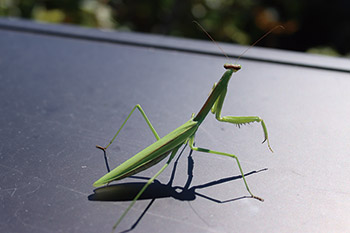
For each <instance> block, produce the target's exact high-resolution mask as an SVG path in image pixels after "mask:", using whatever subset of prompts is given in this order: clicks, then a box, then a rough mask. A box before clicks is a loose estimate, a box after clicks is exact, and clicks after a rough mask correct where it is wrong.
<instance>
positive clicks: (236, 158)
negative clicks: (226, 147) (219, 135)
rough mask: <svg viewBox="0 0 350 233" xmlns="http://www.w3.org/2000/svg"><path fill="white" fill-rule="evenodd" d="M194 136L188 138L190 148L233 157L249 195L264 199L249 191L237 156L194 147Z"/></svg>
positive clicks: (260, 199)
mask: <svg viewBox="0 0 350 233" xmlns="http://www.w3.org/2000/svg"><path fill="white" fill-rule="evenodd" d="M194 136H195V135H193V136H192V137H191V138H190V140H189V142H188V143H189V146H190V148H191V149H192V150H195V151H199V152H205V153H210V154H217V155H224V156H228V157H231V158H234V159H235V160H236V162H237V165H238V168H239V171H240V172H241V175H242V178H243V181H244V185H245V187H246V189H247V191H248V193H249V194H250V195H251V197H252V198H255V199H257V200H259V201H264V199H262V198H261V197H258V196H255V195H253V193H252V192H251V191H250V189H249V187H248V183H247V181H246V179H245V177H244V173H243V169H242V167H241V164H240V162H239V160H238V157H237V156H236V155H234V154H229V153H225V152H220V151H214V150H209V149H205V148H201V147H195V146H194Z"/></svg>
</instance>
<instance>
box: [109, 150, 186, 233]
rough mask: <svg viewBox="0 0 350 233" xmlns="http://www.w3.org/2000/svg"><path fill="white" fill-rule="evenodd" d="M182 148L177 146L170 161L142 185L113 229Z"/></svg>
mask: <svg viewBox="0 0 350 233" xmlns="http://www.w3.org/2000/svg"><path fill="white" fill-rule="evenodd" d="M179 148H180V146H179V147H177V148H175V149H174V150H172V152H171V154H170V157H169V159H168V161H167V162H166V163H165V164H164V166H163V167H162V168H161V169H160V170H159V171H158V172H157V173H156V174H155V175H154V176H153V177H152V178H151V179H149V180H148V181H147V183H146V184H145V185H144V186H143V187H142V189H141V190H140V191H139V193H138V194H137V195H136V196H135V198H134V199H133V200H132V202H131V203H130V205H129V206H128V208H127V209H126V210H125V211H124V213H123V214H122V216H120V218H119V219H118V221H117V222H116V224H114V226H113V231H114V230H115V228H116V227H117V226H118V225H119V223H120V222H121V221H122V220H123V218H124V217H125V215H126V214H127V213H128V212H129V210H130V209H131V207H132V206H133V205H134V204H135V202H136V201H137V200H138V199H139V198H140V196H141V195H142V193H143V192H144V191H145V190H146V189H147V187H148V186H149V185H150V184H152V182H153V181H154V180H155V179H156V178H157V177H158V176H159V175H160V174H161V173H162V172H163V171H164V169H165V168H167V167H168V166H169V164H170V162H171V160H172V159H173V158H174V156H175V155H176V152H177V151H178V149H179Z"/></svg>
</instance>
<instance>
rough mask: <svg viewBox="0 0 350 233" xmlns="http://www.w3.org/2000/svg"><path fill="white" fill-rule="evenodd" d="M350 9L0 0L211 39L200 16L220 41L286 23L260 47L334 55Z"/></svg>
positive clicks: (22, 10) (89, 21)
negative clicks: (198, 25) (205, 33)
mask: <svg viewBox="0 0 350 233" xmlns="http://www.w3.org/2000/svg"><path fill="white" fill-rule="evenodd" d="M349 9H350V2H349V1H346V0H333V1H331V2H330V1H326V0H309V1H302V0H295V1H277V0H260V1H259V0H248V1H247V0H245V1H235V0H191V1H180V0H148V1H144V0H110V1H106V0H100V1H91V0H77V1H70V0H41V1H34V0H12V1H0V15H1V16H4V17H20V18H26V19H33V20H37V21H44V22H51V23H68V24H79V25H83V26H87V27H97V28H105V29H117V30H124V31H137V32H146V33H155V34H161V35H172V36H179V37H190V38H201V39H204V40H208V38H206V36H205V35H204V34H203V33H202V32H201V31H200V30H199V29H198V28H197V27H196V26H195V25H194V24H193V23H192V21H193V20H196V21H198V22H199V23H201V24H202V25H203V27H204V28H205V29H206V30H207V31H208V32H209V33H210V34H211V35H212V36H213V37H214V38H215V39H216V40H217V41H226V42H232V43H238V44H244V45H248V44H252V43H253V42H254V41H256V40H257V39H259V38H260V37H261V36H262V35H263V34H264V33H265V32H267V31H268V30H270V29H271V28H273V27H274V26H276V25H283V26H284V27H285V30H275V31H274V32H273V33H272V35H269V36H268V37H267V38H266V39H264V40H263V41H261V42H259V46H263V47H273V48H280V49H287V50H294V51H302V52H305V51H306V52H311V53H321V54H327V55H335V56H348V55H349V52H350V43H349V41H350V27H349V23H350V16H349V13H348V12H349Z"/></svg>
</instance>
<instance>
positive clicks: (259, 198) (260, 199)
mask: <svg viewBox="0 0 350 233" xmlns="http://www.w3.org/2000/svg"><path fill="white" fill-rule="evenodd" d="M251 197H252V198H255V199H257V200H259V201H261V202H264V199H262V198H261V197H257V196H254V195H252V196H251Z"/></svg>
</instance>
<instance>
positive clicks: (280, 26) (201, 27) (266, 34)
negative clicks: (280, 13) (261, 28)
mask: <svg viewBox="0 0 350 233" xmlns="http://www.w3.org/2000/svg"><path fill="white" fill-rule="evenodd" d="M192 22H193V23H195V24H197V26H198V27H199V28H200V29H201V30H202V31H203V32H204V33H205V34H206V35H207V36H208V37H209V39H210V40H211V41H213V42H214V44H215V45H216V46H217V47H218V48H219V49H220V51H221V52H222V53H223V54H224V55H225V57H226V58H227V59H228V60H230V58H229V57H228V56H227V54H226V53H225V52H224V50H223V49H222V48H221V47H220V45H219V44H218V43H217V42H216V41H215V40H214V39H213V38H212V37H211V36H210V34H209V33H208V32H207V31H206V30H205V29H204V28H203V26H202V25H200V24H199V23H198V22H197V21H195V20H193V21H192ZM277 28H282V29H285V28H284V27H283V26H282V25H278V26H275V27H274V28H272V29H270V30H269V31H268V32H266V33H265V34H264V35H263V36H262V37H260V38H259V39H258V40H257V41H255V42H254V43H253V44H252V45H250V46H249V47H248V48H247V49H246V50H244V51H243V53H241V55H239V57H238V58H237V59H236V61H235V63H234V64H237V62H238V61H239V59H241V57H242V56H243V55H244V54H245V53H246V52H248V50H249V49H251V48H252V47H254V46H255V45H256V44H257V43H259V42H260V41H261V40H262V39H264V38H265V37H266V36H268V35H269V34H270V33H272V32H273V31H274V30H276V29H277Z"/></svg>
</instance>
